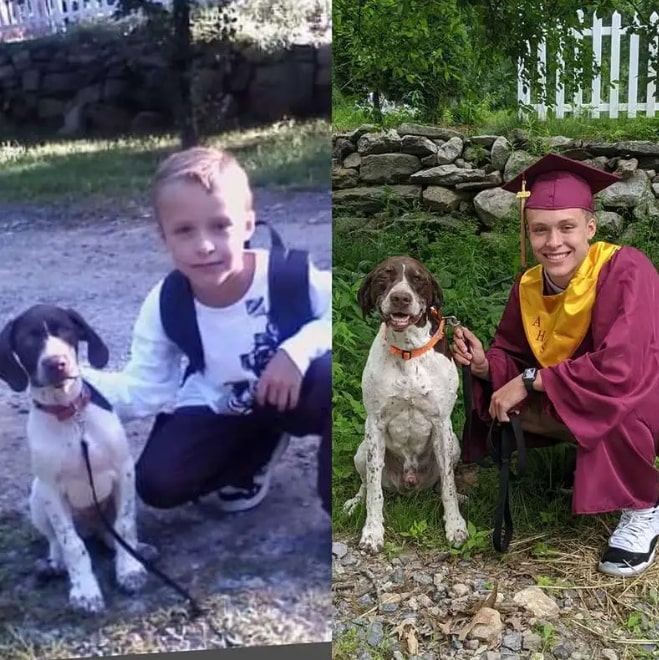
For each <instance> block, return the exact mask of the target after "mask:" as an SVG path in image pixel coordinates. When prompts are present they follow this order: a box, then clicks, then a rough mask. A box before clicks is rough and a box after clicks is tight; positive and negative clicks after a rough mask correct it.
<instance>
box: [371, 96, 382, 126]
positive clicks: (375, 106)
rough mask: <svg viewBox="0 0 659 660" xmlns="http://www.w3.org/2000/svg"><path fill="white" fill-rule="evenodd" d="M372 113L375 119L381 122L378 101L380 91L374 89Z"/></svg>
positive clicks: (380, 110)
mask: <svg viewBox="0 0 659 660" xmlns="http://www.w3.org/2000/svg"><path fill="white" fill-rule="evenodd" d="M373 114H374V116H375V121H376V122H377V123H378V124H381V123H382V107H381V103H380V91H379V90H377V89H376V90H375V91H374V92H373Z"/></svg>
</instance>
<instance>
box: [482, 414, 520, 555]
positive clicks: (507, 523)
mask: <svg viewBox="0 0 659 660" xmlns="http://www.w3.org/2000/svg"><path fill="white" fill-rule="evenodd" d="M497 435H498V436H499V438H498V440H499V441H498V442H496V438H495V436H497ZM487 445H488V448H489V450H490V454H491V455H492V457H493V458H494V460H495V462H496V464H497V465H498V467H499V497H498V501H497V511H496V514H495V518H494V532H493V535H492V543H493V545H494V549H495V550H497V552H506V550H508V546H509V545H510V541H511V539H512V537H513V517H512V514H511V512H510V474H511V470H510V463H511V461H512V455H513V451H514V450H515V448H516V449H517V467H518V470H517V476H521V475H523V474H524V472H525V471H526V445H525V443H524V432H523V431H522V422H521V420H520V418H519V415H517V414H511V415H510V421H509V422H499V421H498V420H496V419H495V420H493V421H492V424H491V425H490V430H489V432H488V434H487Z"/></svg>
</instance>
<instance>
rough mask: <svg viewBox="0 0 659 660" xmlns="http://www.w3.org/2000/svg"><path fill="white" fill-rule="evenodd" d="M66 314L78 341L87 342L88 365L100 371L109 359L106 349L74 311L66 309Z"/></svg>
mask: <svg viewBox="0 0 659 660" xmlns="http://www.w3.org/2000/svg"><path fill="white" fill-rule="evenodd" d="M66 313H67V314H68V315H69V318H70V319H71V320H72V321H73V323H74V325H75V326H76V330H77V331H78V338H79V339H80V341H85V342H87V357H88V358H89V364H91V365H92V367H95V368H96V369H102V368H103V367H104V366H105V365H106V364H107V363H108V360H109V359H110V352H109V351H108V347H107V346H106V345H105V343H104V342H103V340H102V339H101V338H100V337H99V336H98V335H97V334H96V332H95V331H94V329H93V328H92V327H91V326H90V325H89V324H88V323H87V321H85V319H83V318H82V316H81V315H80V314H78V312H76V311H75V309H67V310H66Z"/></svg>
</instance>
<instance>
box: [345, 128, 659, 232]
mask: <svg viewBox="0 0 659 660" xmlns="http://www.w3.org/2000/svg"><path fill="white" fill-rule="evenodd" d="M531 148H532V149H533V151H534V153H538V149H541V153H548V152H549V151H553V152H557V153H561V154H562V155H564V156H567V157H569V158H573V159H575V160H580V161H583V162H584V163H586V164H589V165H591V166H593V167H597V168H600V169H602V170H606V171H609V172H617V173H619V174H621V175H622V177H623V179H622V180H621V181H620V182H618V183H615V184H613V185H612V186H610V187H609V188H607V189H606V190H604V191H602V192H601V193H598V194H597V195H596V196H595V200H596V204H597V209H598V213H597V214H598V219H599V222H600V224H604V225H609V226H612V228H613V229H615V230H616V231H622V230H623V228H624V227H625V225H626V224H627V223H629V222H633V220H634V219H638V218H642V217H648V216H649V217H652V218H656V219H657V220H659V203H658V201H657V197H659V142H642V141H629V142H617V143H604V142H586V141H581V140H572V139H569V138H565V137H560V136H557V137H554V138H551V139H549V140H547V141H546V143H545V144H540V145H539V144H537V143H535V144H533V145H531V143H530V140H529V139H528V138H527V136H526V135H525V134H524V132H523V131H520V130H515V131H513V133H512V134H511V135H509V136H497V135H474V136H466V135H463V134H461V133H459V132H457V131H454V130H450V129H446V128H440V127H436V126H421V125H417V124H402V125H400V126H399V127H398V128H397V129H389V130H384V131H383V130H378V129H376V128H375V127H373V126H361V127H360V128H357V129H356V130H354V131H351V132H350V133H336V134H334V135H333V136H332V154H333V160H332V188H333V205H334V208H336V209H338V210H339V211H340V212H347V213H356V214H360V215H361V214H363V215H372V214H375V213H378V212H380V211H382V209H383V208H384V206H385V205H386V204H387V203H389V201H388V200H390V199H391V198H395V199H396V200H397V203H399V204H402V205H409V206H412V207H413V206H417V207H420V208H422V209H426V210H428V211H430V212H432V213H436V214H439V215H442V216H457V217H459V216H460V215H473V214H475V215H477V216H478V219H479V220H480V223H481V224H482V225H483V226H484V227H486V228H493V227H494V226H495V225H496V224H497V223H498V222H499V221H501V220H503V219H505V218H507V217H510V216H511V215H512V214H518V213H519V210H518V209H519V207H518V202H517V198H516V196H515V194H514V193H509V192H506V191H504V190H502V189H501V187H500V186H501V185H503V184H504V183H505V182H508V181H510V180H511V179H513V178H515V177H516V176H517V175H518V174H519V173H520V172H521V171H522V170H524V169H526V168H527V167H528V166H529V165H531V164H532V163H533V162H535V161H536V160H538V158H539V156H534V155H532V153H530V151H529V150H530V149H531Z"/></svg>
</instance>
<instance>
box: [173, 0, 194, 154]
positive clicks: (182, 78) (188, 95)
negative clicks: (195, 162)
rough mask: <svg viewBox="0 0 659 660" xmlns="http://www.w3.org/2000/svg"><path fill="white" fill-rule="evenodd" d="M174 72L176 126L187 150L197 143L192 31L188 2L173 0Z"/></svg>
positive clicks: (185, 0) (182, 143)
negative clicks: (176, 91) (176, 92)
mask: <svg viewBox="0 0 659 660" xmlns="http://www.w3.org/2000/svg"><path fill="white" fill-rule="evenodd" d="M172 15H173V21H174V70H175V72H176V80H177V84H178V92H179V95H178V96H179V98H178V125H179V135H180V138H181V147H182V148H183V149H188V148H189V147H194V146H196V145H197V144H198V142H199V137H198V135H197V125H196V122H195V116H194V115H195V113H194V107H193V104H192V89H191V87H192V29H191V27H190V0H173V2H172Z"/></svg>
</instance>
